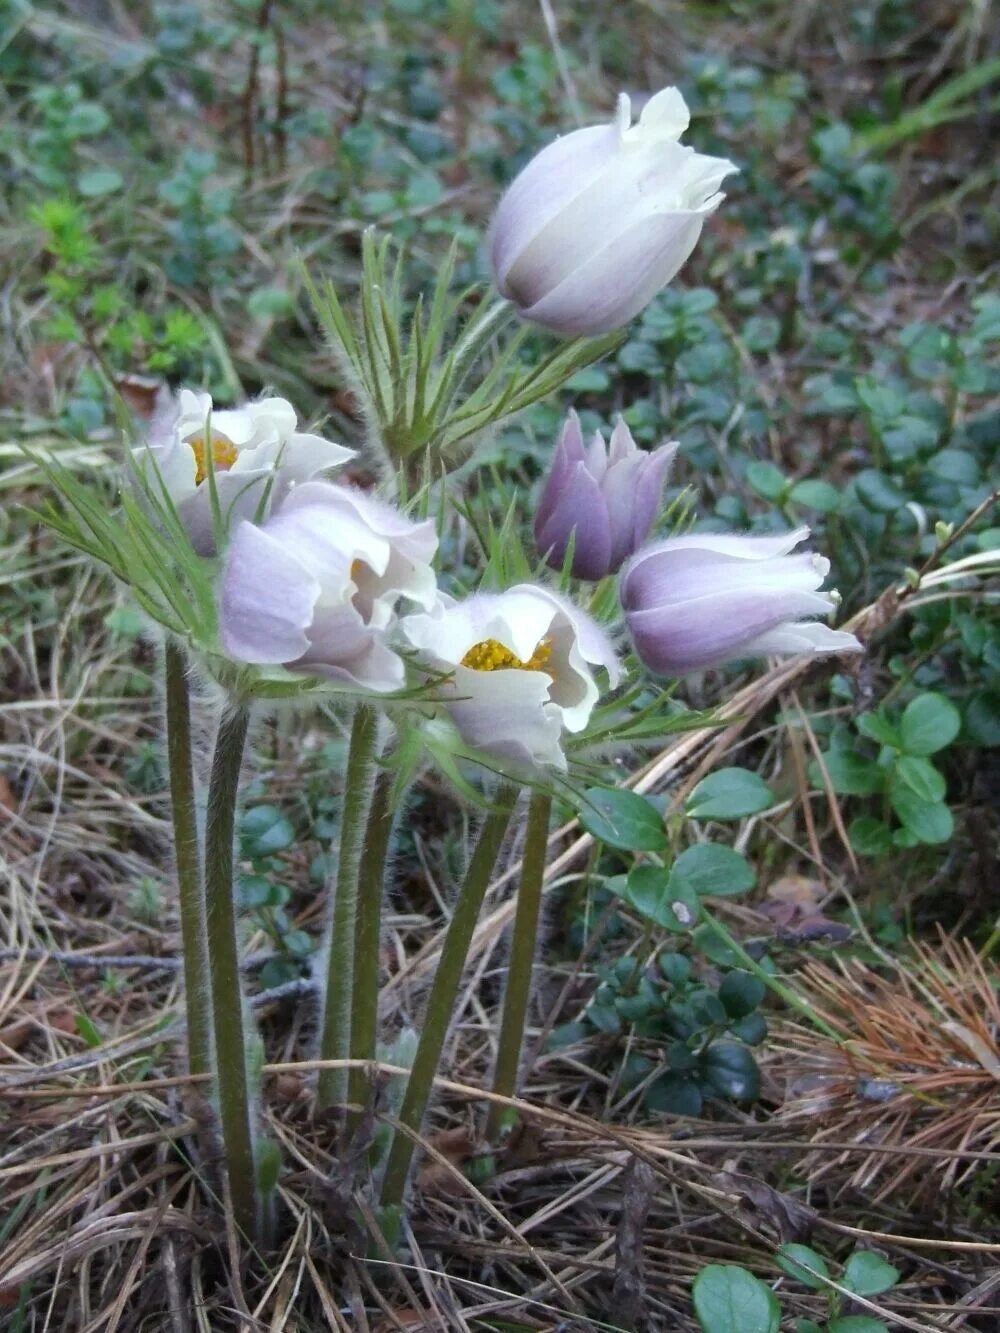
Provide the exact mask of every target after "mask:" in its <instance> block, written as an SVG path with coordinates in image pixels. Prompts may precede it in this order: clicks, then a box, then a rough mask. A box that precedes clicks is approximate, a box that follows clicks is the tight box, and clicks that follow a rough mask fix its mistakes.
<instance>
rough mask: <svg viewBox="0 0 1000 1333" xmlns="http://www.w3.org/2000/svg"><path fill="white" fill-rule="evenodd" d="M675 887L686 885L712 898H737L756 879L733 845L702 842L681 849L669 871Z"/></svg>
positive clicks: (749, 887)
mask: <svg viewBox="0 0 1000 1333" xmlns="http://www.w3.org/2000/svg"><path fill="white" fill-rule="evenodd" d="M670 880H671V883H672V885H673V886H674V887H675V888H680V886H681V885H685V886H687V887H688V888H690V889H693V890H694V892H695V893H696V894H700V895H705V896H706V897H711V898H737V897H739V896H740V894H743V893H747V892H748V891H749V890H750V889H752V888H753V886H754V884H755V883H756V881H757V876H756V874H755V873H754V870H753V867H752V866H751V865H750V864H749V863H748V862H747V859H746V857H745V856H741V855H740V853H739V852H735V851H733V849H732V848H731V847H720V846H719V845H718V844H716V843H711V842H700V843H697V844H695V846H694V847H688V848H687V850H686V851H683V852H681V854H680V856H678V858H677V860H676V861H675V862H674V864H673V866H672V867H671V871H670Z"/></svg>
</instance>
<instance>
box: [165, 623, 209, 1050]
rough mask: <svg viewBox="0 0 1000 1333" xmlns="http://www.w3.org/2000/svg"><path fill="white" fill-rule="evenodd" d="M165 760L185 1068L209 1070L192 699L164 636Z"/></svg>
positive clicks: (179, 656)
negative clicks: (181, 947)
mask: <svg viewBox="0 0 1000 1333" xmlns="http://www.w3.org/2000/svg"><path fill="white" fill-rule="evenodd" d="M163 671H164V687H165V688H164V694H165V699H166V716H167V760H168V763H169V767H170V808H171V814H172V818H173V825H174V861H175V864H176V867H177V888H178V894H179V897H180V908H181V939H182V941H183V944H184V1001H185V1006H186V1009H187V1047H188V1072H189V1073H191V1074H207V1073H208V1071H209V1069H210V1068H211V1059H212V1016H211V1010H210V1007H209V986H208V979H209V968H208V935H207V933H206V930H205V903H204V899H203V898H202V892H201V866H200V849H199V846H198V816H197V807H196V804H195V794H194V769H193V765H192V760H191V699H190V694H189V691H188V682H187V661H186V659H185V655H184V649H183V648H182V647H181V646H180V644H179V643H176V642H175V641H174V640H173V639H167V642H166V650H165V654H164V667H163Z"/></svg>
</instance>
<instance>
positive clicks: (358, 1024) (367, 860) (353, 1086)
mask: <svg viewBox="0 0 1000 1333" xmlns="http://www.w3.org/2000/svg"><path fill="white" fill-rule="evenodd" d="M393 781H394V776H393V774H392V773H391V772H389V770H388V769H383V770H382V772H381V773H380V774H379V775H378V777H377V778H376V779H375V788H374V790H373V792H372V802H371V806H370V808H369V810H368V823H367V826H366V828H365V837H364V846H363V848H362V850H361V864H360V866H359V869H358V917H357V934H356V938H355V949H354V988H353V992H352V995H351V1059H352V1060H374V1059H375V1054H376V1047H377V1043H378V993H379V948H380V945H381V941H382V886H383V880H384V878H385V859H386V856H387V854H388V851H389V839H390V838H391V836H392V825H393V809H392V802H391V797H392V786H393ZM366 1086H367V1075H366V1073H365V1070H364V1069H361V1068H354V1069H352V1070H351V1072H350V1077H349V1078H348V1082H347V1097H348V1100H349V1101H351V1102H354V1103H358V1102H363V1101H364V1099H365V1094H366Z"/></svg>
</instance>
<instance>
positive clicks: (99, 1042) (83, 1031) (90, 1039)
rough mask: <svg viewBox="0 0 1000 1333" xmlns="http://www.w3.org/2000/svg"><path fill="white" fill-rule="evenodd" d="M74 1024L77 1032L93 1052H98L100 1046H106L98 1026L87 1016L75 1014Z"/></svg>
mask: <svg viewBox="0 0 1000 1333" xmlns="http://www.w3.org/2000/svg"><path fill="white" fill-rule="evenodd" d="M73 1023H74V1026H75V1027H76V1030H77V1032H79V1034H80V1036H81V1037H82V1038H83V1039H84V1041H85V1042H86V1043H87V1045H88V1046H89V1047H90V1048H91V1050H96V1048H97V1047H98V1046H103V1045H104V1038H103V1037H102V1036H101V1034H100V1032H99V1031H98V1028H97V1025H96V1024H95V1023H94V1021H93V1020H92V1019H91V1018H88V1016H87V1015H86V1014H74V1015H73Z"/></svg>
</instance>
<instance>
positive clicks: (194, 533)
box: [132, 389, 354, 555]
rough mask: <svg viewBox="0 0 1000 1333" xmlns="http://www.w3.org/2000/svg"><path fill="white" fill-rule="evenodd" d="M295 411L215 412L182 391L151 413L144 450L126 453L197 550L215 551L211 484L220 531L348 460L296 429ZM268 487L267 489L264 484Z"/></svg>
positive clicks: (208, 401) (269, 405) (256, 405)
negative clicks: (160, 489)
mask: <svg viewBox="0 0 1000 1333" xmlns="http://www.w3.org/2000/svg"><path fill="white" fill-rule="evenodd" d="M297 425H298V420H297V417H296V415H295V409H294V408H293V407H292V405H291V403H288V402H286V401H285V399H284V398H261V399H259V400H258V401H257V402H253V403H246V404H244V405H243V406H242V407H236V408H226V409H223V410H222V411H218V412H216V411H214V410H213V407H212V398H211V395H209V394H207V393H196V392H194V391H193V390H191V389H181V390H180V392H179V394H178V395H177V399H176V401H174V402H171V403H169V404H168V405H167V406H166V407H165V408H164V409H163V410H161V411H160V412H159V413H158V414H157V418H155V419H154V423H153V426H152V427H151V429H150V434H149V439H148V440H147V442H146V443H145V444H142V445H140V446H139V447H138V448H136V449H133V451H132V456H133V458H134V459H135V462H136V464H137V466H138V467H139V468H140V469H144V470H145V471H146V478H147V482H148V483H149V484H150V485H151V486H152V487H153V489H154V494H155V492H156V487H157V481H156V476H155V473H154V470H153V469H152V468H150V467H149V466H148V464H149V463H150V462H153V463H155V465H156V468H157V469H158V470H159V475H160V477H161V478H162V482H163V485H164V486H165V487H166V490H167V492H168V493H169V495H170V498H171V499H172V501H173V503H174V505H175V506H176V508H177V512H178V514H179V516H180V519H181V522H182V523H183V524H184V526H185V528H186V529H187V531H188V534H189V536H190V537H191V541H192V543H193V545H194V547H195V549H196V550H198V551H199V552H201V553H202V554H203V555H211V554H213V553H214V551H215V525H214V521H213V513H212V486H211V482H210V480H209V475H208V474H209V470H210V469H211V470H214V473H215V489H216V494H217V496H218V501H219V510H220V513H221V516H222V519H223V523H224V525H225V526H226V527H227V528H228V527H229V526H230V525H232V524H234V523H235V522H236V521H237V520H238V519H240V518H253V517H254V516H255V515H256V514H257V511H258V509H259V508H260V506H261V502H262V501H263V500H265V498H266V499H267V501H268V504H269V505H272V506H273V505H275V504H277V503H278V502H279V501H280V499H281V497H282V495H283V494H284V493H285V491H287V490H288V488H289V487H291V486H294V485H295V484H297V483H298V482H303V481H308V480H309V479H310V478H311V477H314V476H316V474H317V473H319V472H323V471H325V470H326V469H327V468H332V467H337V466H339V465H340V464H342V463H346V462H347V461H348V460H349V459H351V458H353V457H354V450H353V449H346V448H345V447H344V446H343V445H342V444H334V442H333V441H332V440H324V439H323V437H322V436H320V435H309V434H305V433H303V432H301V431H299V430H298V429H297ZM269 482H270V483H271V486H270V490H269V491H268V489H267V487H268V483H269Z"/></svg>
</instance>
